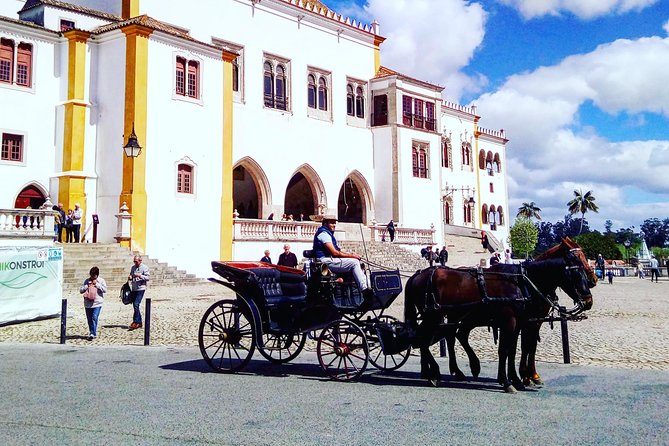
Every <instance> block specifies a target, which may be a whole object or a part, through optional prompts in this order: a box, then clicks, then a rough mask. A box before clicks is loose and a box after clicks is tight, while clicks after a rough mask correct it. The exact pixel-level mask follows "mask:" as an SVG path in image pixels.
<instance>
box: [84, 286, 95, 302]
mask: <svg viewBox="0 0 669 446" xmlns="http://www.w3.org/2000/svg"><path fill="white" fill-rule="evenodd" d="M97 296H98V289H97V288H96V287H95V285H92V284H89V285H88V288H87V289H86V291H84V299H86V300H90V301H91V302H92V301H94V300H95V298H96V297H97Z"/></svg>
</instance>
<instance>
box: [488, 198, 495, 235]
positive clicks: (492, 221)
mask: <svg viewBox="0 0 669 446" xmlns="http://www.w3.org/2000/svg"><path fill="white" fill-rule="evenodd" d="M488 223H489V224H490V229H492V230H495V229H497V208H496V207H495V205H494V204H491V205H490V210H489V211H488Z"/></svg>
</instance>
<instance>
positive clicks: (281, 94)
mask: <svg viewBox="0 0 669 446" xmlns="http://www.w3.org/2000/svg"><path fill="white" fill-rule="evenodd" d="M274 94H275V101H274V102H275V108H278V109H279V110H286V69H285V68H284V66H283V65H278V66H277V67H276V88H275V89H274Z"/></svg>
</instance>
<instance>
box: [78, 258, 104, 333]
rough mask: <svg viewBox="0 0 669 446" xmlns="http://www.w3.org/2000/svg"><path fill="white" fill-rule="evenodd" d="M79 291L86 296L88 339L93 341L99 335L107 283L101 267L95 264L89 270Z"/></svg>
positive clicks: (85, 308)
mask: <svg viewBox="0 0 669 446" xmlns="http://www.w3.org/2000/svg"><path fill="white" fill-rule="evenodd" d="M79 292H80V293H81V294H82V295H83V297H84V310H85V311H86V320H87V321H88V340H89V341H92V340H93V339H95V338H96V337H97V336H98V318H99V317H100V311H102V303H103V302H104V298H105V293H106V292H107V283H106V282H105V279H103V278H102V277H100V269H99V268H98V267H97V266H94V267H93V268H91V270H90V271H89V276H88V278H87V279H86V280H84V283H83V284H82V285H81V288H80V289H79Z"/></svg>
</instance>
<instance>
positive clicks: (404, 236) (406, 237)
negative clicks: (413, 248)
mask: <svg viewBox="0 0 669 446" xmlns="http://www.w3.org/2000/svg"><path fill="white" fill-rule="evenodd" d="M369 229H371V231H372V240H373V241H377V242H381V241H390V236H389V235H388V229H387V228H386V225H376V226H370V227H369ZM434 233H435V230H434V229H415V228H401V227H397V226H396V227H395V243H400V244H405V245H425V246H427V245H434Z"/></svg>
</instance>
